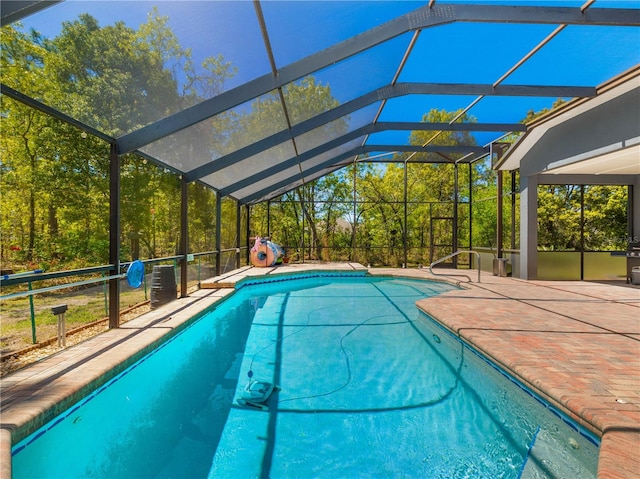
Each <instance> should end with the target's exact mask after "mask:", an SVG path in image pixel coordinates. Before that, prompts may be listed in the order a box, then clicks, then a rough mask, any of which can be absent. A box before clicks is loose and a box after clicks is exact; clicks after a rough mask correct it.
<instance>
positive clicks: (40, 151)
mask: <svg viewBox="0 0 640 479" xmlns="http://www.w3.org/2000/svg"><path fill="white" fill-rule="evenodd" d="M20 28H21V26H20V25H19V24H14V25H10V26H7V27H2V30H1V34H2V37H1V39H0V40H1V45H2V57H1V58H2V64H1V66H2V69H1V72H0V75H1V77H2V82H3V83H4V84H6V85H8V86H11V87H12V88H14V89H16V90H18V91H20V92H25V93H26V94H28V95H29V96H31V97H33V98H36V99H41V100H42V101H43V102H44V103H46V104H48V105H51V106H53V107H54V108H56V109H58V110H60V111H62V112H64V113H67V114H69V115H70V116H72V117H75V118H78V119H79V120H81V121H83V122H85V123H86V124H88V125H90V126H92V127H94V128H97V129H98V130H100V131H103V132H105V133H107V134H110V135H113V136H117V135H121V134H123V133H127V132H130V131H133V130H135V129H137V128H139V127H141V126H143V125H146V124H148V123H150V122H152V121H155V120H157V119H159V118H162V117H164V116H165V115H167V114H168V113H170V112H173V111H177V110H178V109H181V108H184V107H185V106H188V105H191V104H194V103H197V102H199V101H202V100H203V99H204V98H207V97H209V96H211V95H214V94H216V93H219V92H220V91H221V90H222V88H223V84H224V81H225V79H227V78H229V77H230V76H232V75H233V74H234V73H235V69H234V68H233V66H232V65H230V64H229V63H227V62H225V61H224V58H222V57H221V56H216V57H211V58H207V59H205V60H204V61H203V63H202V64H201V65H199V66H196V65H194V63H193V61H192V60H191V52H190V51H189V50H186V49H183V48H182V47H180V45H179V42H178V40H177V38H176V37H175V35H174V34H173V33H172V32H171V30H170V28H169V27H168V19H167V18H166V17H161V16H159V15H158V12H157V10H156V9H153V10H152V11H151V13H150V14H149V17H148V20H147V22H146V23H145V24H143V25H142V26H141V27H140V28H139V29H138V30H134V29H131V28H129V27H127V26H126V25H125V24H124V23H122V22H118V23H116V24H114V25H109V26H105V27H102V26H100V25H99V24H98V22H97V20H96V19H95V18H93V17H91V16H90V15H86V14H83V15H80V16H79V17H78V19H77V20H74V21H70V22H65V23H64V24H63V27H62V31H61V33H60V34H59V35H58V36H56V37H55V38H53V39H47V38H43V37H41V36H40V35H39V34H38V33H37V32H30V33H28V34H27V33H24V32H22V31H21V30H20ZM1 101H2V116H1V119H0V120H1V121H2V129H3V135H2V142H1V143H0V148H1V151H2V157H3V163H2V178H0V182H1V183H0V186H1V187H2V194H3V201H5V204H7V205H11V208H3V212H2V216H1V218H2V230H3V237H2V254H3V260H5V261H6V259H7V258H6V256H5V255H8V254H10V253H11V254H13V256H12V260H17V261H23V260H25V259H26V260H29V261H34V262H36V263H39V264H40V265H41V266H45V267H51V266H53V265H54V263H55V262H58V261H62V262H65V263H66V266H67V267H69V266H70V265H71V264H72V263H74V262H77V263H78V264H77V266H84V265H87V264H94V263H96V262H99V263H104V262H106V261H107V260H108V230H109V225H108V204H109V199H108V194H109V193H108V191H109V190H108V185H109V181H108V180H109V147H108V145H106V144H105V143H104V142H103V141H101V140H99V139H97V138H94V137H92V136H91V135H87V134H85V133H81V132H80V131H78V130H77V129H76V128H74V127H72V126H70V125H67V124H65V123H63V122H60V121H58V120H55V119H53V118H51V117H49V116H47V115H44V114H41V113H39V112H37V111H35V110H33V109H30V108H28V107H26V106H24V105H22V104H21V103H18V102H15V101H13V100H11V99H9V98H7V97H5V96H2V100H1ZM225 121H226V119H225V117H224V116H222V117H220V118H217V119H216V120H211V121H207V122H203V123H202V124H201V125H198V129H199V132H198V133H199V134H198V135H196V138H195V140H194V141H192V142H191V141H190V142H188V143H189V148H191V149H192V153H195V154H196V155H200V159H202V158H204V159H205V160H206V159H207V158H210V157H211V151H212V150H213V145H212V141H214V140H215V139H217V138H219V137H220V135H219V136H218V137H216V136H215V135H212V134H208V133H210V132H212V131H219V130H218V129H217V127H218V126H219V125H220V122H225ZM184 144H185V142H184V141H182V142H181V141H180V137H179V135H174V136H173V137H170V138H168V139H167V140H164V141H162V142H158V145H153V146H152V147H149V149H148V151H149V152H150V154H153V153H158V152H161V153H162V154H168V155H182V156H181V158H185V161H190V157H189V155H183V153H184ZM203 155H204V156H203ZM158 157H159V158H161V159H162V158H166V157H163V156H162V155H160V154H158ZM121 176H122V182H121V185H122V191H121V193H122V205H123V206H122V218H121V221H122V224H121V229H122V232H123V238H122V241H123V244H124V247H123V248H122V251H123V255H125V257H126V258H129V257H130V256H131V255H132V254H133V251H132V250H133V249H139V243H142V245H143V246H146V247H147V249H148V254H149V255H151V256H156V255H158V254H159V255H167V254H175V251H176V248H177V243H178V236H179V218H180V210H179V204H180V203H179V191H180V186H179V181H178V179H177V177H176V175H174V174H173V173H171V172H169V171H167V170H164V169H163V168H158V167H157V166H156V165H152V164H151V163H148V162H147V161H146V160H142V159H140V158H134V157H132V156H125V157H123V158H122V171H121ZM60 191H64V194H59V192H60ZM198 225H199V223H198V222H196V223H195V227H196V228H197V227H198ZM204 227H206V226H204ZM157 232H162V234H161V235H160V234H159V235H156V233H157ZM196 236H197V235H196ZM134 239H135V242H134ZM134 243H135V244H134ZM7 245H9V246H7ZM136 254H137V252H136Z"/></svg>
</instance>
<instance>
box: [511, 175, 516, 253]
mask: <svg viewBox="0 0 640 479" xmlns="http://www.w3.org/2000/svg"><path fill="white" fill-rule="evenodd" d="M509 247H510V248H511V249H512V250H514V249H516V170H513V171H512V172H511V244H510V245H509Z"/></svg>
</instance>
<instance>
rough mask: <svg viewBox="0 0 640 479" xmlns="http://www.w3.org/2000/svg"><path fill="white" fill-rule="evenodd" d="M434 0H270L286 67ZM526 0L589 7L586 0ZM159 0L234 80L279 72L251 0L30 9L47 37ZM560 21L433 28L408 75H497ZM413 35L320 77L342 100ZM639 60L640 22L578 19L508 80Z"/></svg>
mask: <svg viewBox="0 0 640 479" xmlns="http://www.w3.org/2000/svg"><path fill="white" fill-rule="evenodd" d="M425 3H426V2H414V1H399V0H395V1H390V2H385V1H368V2H345V1H329V2H312V1H293V2H281V1H263V2H262V9H263V12H264V17H265V22H266V25H267V29H268V31H269V34H270V36H271V46H272V48H273V51H274V56H275V59H276V63H277V66H278V67H282V66H285V65H287V64H289V63H291V62H294V61H296V60H299V59H301V58H304V57H305V56H307V55H310V54H312V53H314V52H315V51H317V50H320V49H323V48H326V47H329V46H331V45H333V44H335V43H338V42H340V41H342V40H345V39H347V38H350V37H352V36H353V35H356V34H358V33H361V32H363V31H366V30H368V29H369V28H371V27H372V26H375V25H377V24H379V23H381V22H384V21H387V20H390V19H392V18H394V17H396V16H398V15H401V14H404V13H407V12H409V11H411V10H413V9H415V8H418V7H420V6H422V5H424V4H425ZM438 3H439V4H442V3H446V2H444V1H439V2H438ZM458 3H478V2H473V1H471V0H468V1H467V2H458ZM483 3H493V4H496V3H497V4H501V3H502V4H504V3H505V2H500V1H493V2H483ZM510 3H512V2H510ZM520 3H521V4H526V5H559V6H580V5H581V4H582V3H583V2H582V1H577V2H576V1H572V0H567V1H557V2H541V1H536V2H533V1H531V2H520ZM153 6H157V7H158V10H159V12H160V14H161V15H166V16H168V17H169V24H170V26H171V27H172V29H173V31H174V33H175V34H176V35H177V37H178V38H179V40H180V42H181V45H182V46H183V47H189V48H192V50H193V56H194V60H196V61H197V62H198V61H200V60H201V59H202V58H204V57H206V56H209V55H217V54H222V55H223V56H224V58H225V59H226V60H228V61H230V62H232V63H233V64H234V65H235V66H236V67H237V68H238V75H237V77H236V78H235V79H233V80H232V81H230V82H228V83H227V88H232V87H235V86H237V85H239V84H242V83H244V82H246V81H248V80H251V79H254V78H257V77H259V76H261V75H264V74H266V73H269V72H270V67H269V63H268V58H267V56H266V53H265V47H264V43H263V40H262V36H261V34H260V31H259V28H258V22H257V20H256V15H255V11H254V6H253V3H252V2H250V1H233V2H224V1H209V2H192V1H175V0H174V1H138V2H128V1H117V0H116V1H108V2H107V1H87V0H83V1H74V0H67V1H64V2H62V3H60V4H56V5H54V6H52V7H50V8H48V9H45V10H44V11H42V12H39V13H38V14H35V15H32V16H30V17H27V18H26V19H24V21H23V23H24V25H25V27H26V28H35V29H36V30H38V31H40V32H41V33H42V34H44V35H45V36H48V37H53V36H55V35H57V34H58V33H59V31H60V28H61V22H62V21H63V20H67V21H69V20H74V19H76V18H77V17H78V15H79V14H80V13H85V12H86V13H90V14H91V15H93V16H94V17H96V18H97V19H98V21H99V23H100V25H102V26H106V25H110V24H113V23H114V22H115V21H118V20H124V21H125V23H126V24H127V25H128V26H130V27H132V28H137V27H138V26H139V25H140V24H141V23H143V22H145V21H146V18H147V14H148V12H149V11H150V10H151V8H152V7H153ZM597 7H627V8H640V0H638V1H635V0H634V1H631V0H629V1H622V2H620V1H617V2H613V1H606V0H598V1H597V2H596V3H595V4H594V5H593V6H592V8H597ZM553 28H554V26H550V25H522V24H519V25H515V24H482V23H475V24H462V23H456V24H450V25H445V26H440V27H436V28H430V29H425V30H423V31H422V32H421V33H420V36H419V38H418V41H417V43H416V45H415V47H414V49H413V52H412V55H411V57H410V58H409V61H408V62H407V64H406V66H405V68H404V70H403V72H402V74H401V75H400V78H399V81H401V82H436V83H438V82H442V83H488V84H490V83H493V82H494V81H496V80H497V79H498V78H499V77H500V76H501V75H502V74H503V73H505V72H506V71H507V70H508V69H509V68H510V67H511V66H512V65H513V64H515V63H516V62H517V61H518V60H520V59H521V58H522V57H523V56H524V55H525V54H526V53H527V52H528V51H529V50H531V49H532V48H533V47H535V45H537V44H538V43H539V42H540V41H542V39H544V38H545V37H546V36H547V35H548V34H549V33H550V32H551V31H552V30H553ZM411 36H412V35H411V33H408V34H406V35H403V36H401V37H399V38H396V39H393V40H391V41H389V42H386V43H385V44H383V45H380V46H379V47H376V49H374V50H372V51H370V52H368V53H365V54H363V55H359V56H357V57H354V58H352V59H349V60H346V61H345V62H342V63H340V64H337V65H335V66H332V67H330V68H327V69H325V70H324V71H321V72H318V73H316V77H317V79H318V80H320V81H321V82H322V83H323V84H328V85H330V86H331V88H332V92H333V94H334V96H335V97H336V98H337V99H338V100H339V101H341V102H344V101H348V100H350V99H352V98H355V97H356V96H358V95H361V94H363V93H366V92H368V91H370V90H372V89H374V88H377V87H380V86H384V85H387V84H389V83H390V82H391V79H392V78H393V75H394V73H395V71H396V69H397V66H398V62H399V60H400V58H401V57H402V54H403V52H404V50H405V49H406V48H407V45H408V43H409V40H410V39H411ZM637 63H640V28H635V27H625V28H606V27H575V26H569V27H567V28H565V29H564V30H563V31H562V32H561V33H560V34H559V35H558V36H557V37H556V38H555V39H554V40H553V41H552V42H551V43H550V44H549V45H548V46H547V47H545V48H543V49H542V50H541V51H540V52H539V53H537V54H536V55H535V56H534V57H533V58H531V59H530V60H529V61H527V62H526V63H525V64H524V65H523V66H522V67H521V68H520V69H518V70H517V71H516V72H515V73H513V74H512V75H511V76H509V77H508V78H507V79H506V80H505V81H504V83H505V84H534V85H535V84H539V85H552V84H562V85H580V86H583V85H586V86H596V85H598V84H600V83H602V82H603V81H606V80H607V79H609V78H611V77H612V76H614V75H616V74H619V73H621V72H622V71H624V70H626V69H628V68H630V67H632V66H633V65H635V64H637ZM554 100H555V98H540V99H532V98H496V97H493V98H486V99H484V100H483V101H481V102H480V103H479V104H478V105H477V106H475V107H474V108H473V109H472V110H471V111H470V114H471V115H473V116H475V117H476V118H478V119H479V120H480V121H483V122H494V121H512V122H516V121H520V120H521V119H522V118H523V117H524V115H525V114H526V112H527V111H528V110H529V109H534V110H538V109H541V108H544V107H548V106H550V105H551V104H552V103H553V101H554ZM471 101H473V97H461V96H457V97H451V96H449V97H435V96H410V97H401V98H397V99H394V100H392V101H389V102H388V103H387V106H386V108H385V111H384V112H383V115H382V117H381V118H380V119H381V120H382V121H394V120H395V121H400V120H402V121H420V119H421V118H422V115H423V114H424V113H426V112H427V111H428V110H429V109H431V108H439V109H446V110H449V111H453V110H456V109H459V108H464V107H465V106H467V105H468V104H469V103H470V102H471ZM400 136H403V139H402V140H401V141H405V140H406V136H407V132H388V133H385V134H383V135H380V137H381V140H380V141H381V142H385V141H387V139H388V142H391V141H396V140H395V139H397V138H399V137H400ZM485 136H487V135H485ZM489 136H491V135H489ZM493 136H495V135H493ZM487 138H488V136H487Z"/></svg>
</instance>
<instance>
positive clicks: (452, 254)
mask: <svg viewBox="0 0 640 479" xmlns="http://www.w3.org/2000/svg"><path fill="white" fill-rule="evenodd" d="M462 253H469V254H475V255H476V257H477V258H478V283H479V282H480V270H481V269H482V268H480V253H478V252H477V251H471V250H458V251H456V252H455V253H451V254H449V255H447V256H445V257H444V258H440V259H439V260H436V261H434V262H433V263H431V264H430V265H429V273H431V274H432V275H434V276H462V277H464V278H467V279H468V280H469V282H470V283H471V282H472V279H471V278H470V277H469V276H467V275H466V274H450V273H448V274H442V273H440V274H438V273H434V272H433V269H432V268H433V267H434V266H435V265H437V264H439V263H442V262H443V261H446V260H448V259H450V258H453V257H454V256H458V255H459V254H462Z"/></svg>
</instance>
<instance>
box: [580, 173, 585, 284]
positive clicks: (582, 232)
mask: <svg viewBox="0 0 640 479" xmlns="http://www.w3.org/2000/svg"><path fill="white" fill-rule="evenodd" d="M580 281H584V185H580Z"/></svg>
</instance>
